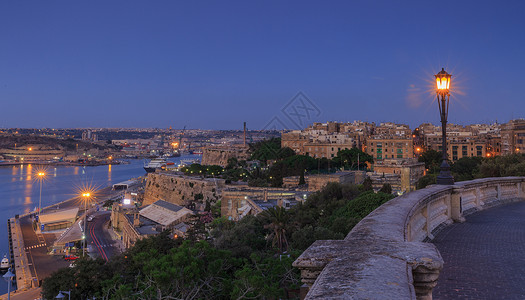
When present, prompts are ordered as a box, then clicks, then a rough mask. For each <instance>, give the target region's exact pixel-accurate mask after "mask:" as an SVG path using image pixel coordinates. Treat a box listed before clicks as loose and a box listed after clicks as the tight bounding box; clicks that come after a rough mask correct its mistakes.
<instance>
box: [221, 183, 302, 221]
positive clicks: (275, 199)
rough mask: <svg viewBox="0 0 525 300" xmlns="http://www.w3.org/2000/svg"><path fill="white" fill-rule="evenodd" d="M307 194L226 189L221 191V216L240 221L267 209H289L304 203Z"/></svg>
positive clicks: (264, 189) (257, 189)
mask: <svg viewBox="0 0 525 300" xmlns="http://www.w3.org/2000/svg"><path fill="white" fill-rule="evenodd" d="M308 194H309V192H306V191H295V190H291V189H279V188H256V187H250V188H248V187H245V188H228V189H225V190H223V191H222V200H221V216H223V217H227V218H229V219H230V220H240V219H242V218H243V217H245V216H247V215H257V214H259V213H261V212H263V211H264V210H266V209H268V208H269V207H276V206H278V207H285V208H290V207H292V206H293V205H295V204H297V203H298V202H301V201H304V199H306V198H307V196H308Z"/></svg>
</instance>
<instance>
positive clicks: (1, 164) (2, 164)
mask: <svg viewBox="0 0 525 300" xmlns="http://www.w3.org/2000/svg"><path fill="white" fill-rule="evenodd" d="M122 164H127V162H125V161H114V162H112V163H108V162H90V163H78V162H62V161H61V162H47V161H24V162H10V161H2V162H0V167H10V166H20V165H46V166H63V167H96V166H104V165H122Z"/></svg>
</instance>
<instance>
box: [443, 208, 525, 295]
mask: <svg viewBox="0 0 525 300" xmlns="http://www.w3.org/2000/svg"><path fill="white" fill-rule="evenodd" d="M433 243H434V244H435V245H436V246H437V247H438V249H439V251H440V252H441V256H442V257H443V259H444V261H445V266H444V268H443V270H442V272H441V274H440V276H439V282H438V285H437V286H436V288H434V292H433V298H434V299H525V202H517V203H512V204H507V205H502V206H498V207H495V208H491V209H487V210H485V211H481V212H479V213H475V214H472V215H470V216H467V217H466V222H465V223H462V224H452V225H451V226H449V227H447V228H445V229H443V230H442V231H441V232H439V233H438V235H437V236H436V238H435V239H434V240H433Z"/></svg>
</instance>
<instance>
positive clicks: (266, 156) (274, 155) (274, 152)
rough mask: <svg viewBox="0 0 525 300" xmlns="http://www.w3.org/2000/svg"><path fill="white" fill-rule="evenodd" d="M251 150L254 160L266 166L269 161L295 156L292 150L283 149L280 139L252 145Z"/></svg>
mask: <svg viewBox="0 0 525 300" xmlns="http://www.w3.org/2000/svg"><path fill="white" fill-rule="evenodd" d="M250 150H251V152H252V156H251V159H252V160H259V161H262V162H263V163H265V164H266V163H267V161H269V160H279V159H283V158H286V157H289V156H293V155H295V152H294V151H293V150H292V149H290V148H287V147H285V148H281V139H280V138H272V139H269V140H264V141H260V142H257V143H254V144H250Z"/></svg>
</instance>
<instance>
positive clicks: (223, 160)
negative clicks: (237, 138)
mask: <svg viewBox="0 0 525 300" xmlns="http://www.w3.org/2000/svg"><path fill="white" fill-rule="evenodd" d="M232 157H235V158H237V160H248V159H249V158H250V155H249V154H248V147H243V146H240V147H235V146H228V147H225V146H220V147H217V146H214V147H207V148H205V149H204V151H203V153H202V163H201V164H202V165H210V166H211V165H218V166H222V167H225V166H226V165H227V164H228V159H230V158H232Z"/></svg>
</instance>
